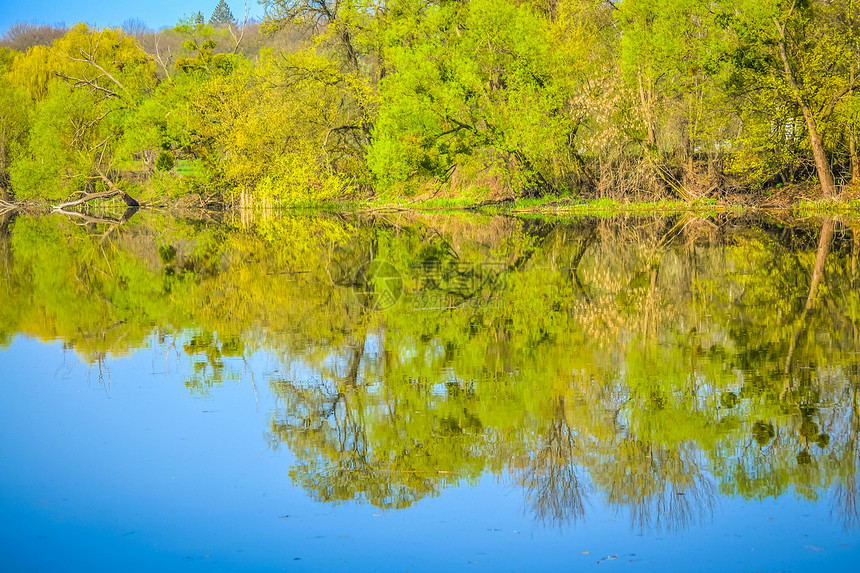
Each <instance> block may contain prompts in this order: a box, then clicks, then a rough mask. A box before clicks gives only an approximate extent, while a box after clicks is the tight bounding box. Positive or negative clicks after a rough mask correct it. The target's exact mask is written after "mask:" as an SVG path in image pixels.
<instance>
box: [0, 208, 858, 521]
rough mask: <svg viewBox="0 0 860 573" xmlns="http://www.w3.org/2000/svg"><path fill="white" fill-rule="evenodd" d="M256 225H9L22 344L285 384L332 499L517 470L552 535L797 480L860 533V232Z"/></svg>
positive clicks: (407, 218) (381, 500) (687, 513)
mask: <svg viewBox="0 0 860 573" xmlns="http://www.w3.org/2000/svg"><path fill="white" fill-rule="evenodd" d="M243 221H244V223H245V224H242V225H234V224H232V223H230V222H229V221H227V222H221V223H215V222H209V223H203V222H201V221H196V220H181V219H171V218H167V217H160V216H157V215H154V214H151V213H145V212H141V213H136V214H135V213H130V214H127V215H126V216H124V217H123V219H121V220H111V221H106V220H96V219H93V220H89V219H80V218H74V219H71V218H63V217H56V216H53V217H18V218H17V219H14V220H12V219H11V217H9V216H6V218H5V219H4V220H3V221H2V222H0V223H2V225H0V265H2V274H0V283H2V285H0V290H2V291H3V292H6V293H8V295H7V296H8V302H7V304H4V305H2V307H0V341H2V340H7V341H8V340H10V339H11V337H13V336H14V335H15V334H16V333H26V334H30V335H34V336H38V337H41V338H43V339H61V340H62V341H63V342H64V344H66V345H67V346H68V347H69V348H74V349H75V351H76V352H77V353H78V354H79V355H80V356H81V357H82V359H84V360H87V361H89V362H90V363H91V364H93V365H94V367H95V368H97V369H98V372H99V374H100V376H102V377H103V378H105V377H109V373H108V372H105V366H104V359H105V357H106V356H116V355H123V354H127V353H130V352H132V351H133V350H134V349H136V348H139V347H141V346H143V345H144V344H146V343H147V341H148V340H149V338H150V337H151V336H152V335H153V334H154V335H156V336H157V339H158V340H159V343H160V345H161V347H162V348H163V349H164V351H165V353H166V355H167V356H168V357H169V356H170V355H171V353H175V354H183V355H185V356H188V357H189V358H190V360H191V361H192V364H193V369H192V372H193V374H192V375H191V376H190V377H189V378H188V380H187V382H186V383H187V386H188V387H189V389H190V391H193V392H201V393H206V392H217V391H218V385H219V384H221V383H222V382H223V381H226V380H239V379H242V378H243V377H248V378H250V379H251V381H252V383H253V384H254V387H255V389H257V387H258V385H259V387H260V388H261V389H264V388H265V387H266V386H265V385H266V384H267V385H268V389H269V390H270V391H271V392H273V393H274V394H275V395H276V396H277V398H278V408H277V410H276V411H275V412H274V413H273V414H272V418H271V422H270V426H269V429H268V436H269V442H270V444H271V446H272V447H281V446H286V447H288V448H289V449H290V450H291V451H292V452H293V453H294V454H295V456H296V458H297V460H298V461H297V462H296V464H295V466H294V467H293V468H292V469H291V474H290V475H291V477H292V479H293V480H294V481H295V482H296V483H298V484H300V485H301V486H302V487H303V488H304V489H305V490H306V491H307V492H308V494H309V495H311V496H313V497H315V498H317V499H319V500H323V501H329V502H338V501H345V500H361V501H366V502H368V503H372V504H374V505H377V506H380V507H387V508H402V507H406V506H409V505H410V504H413V503H415V502H417V501H418V500H420V499H422V498H424V497H426V496H433V495H436V494H438V493H440V492H441V491H442V490H443V489H445V488H446V487H448V486H451V485H453V484H457V483H463V482H473V481H476V480H477V479H478V478H479V477H480V476H482V475H484V474H486V473H487V472H492V473H494V474H497V475H500V476H508V478H510V479H511V480H513V481H514V482H515V483H518V484H520V485H521V486H522V488H523V490H524V493H525V497H526V500H527V501H526V505H527V507H528V508H529V511H531V512H533V514H534V516H535V517H536V519H538V520H541V521H543V522H545V523H547V524H553V525H561V524H565V523H570V522H575V521H577V520H579V519H582V518H584V517H585V516H586V513H587V511H588V506H589V503H590V502H591V501H593V500H597V501H600V502H603V503H609V504H611V505H613V506H615V507H617V508H618V511H619V512H621V513H623V514H624V515H625V516H626V517H627V519H629V520H630V522H631V524H632V525H633V526H634V527H636V528H658V529H681V528H685V527H687V526H689V525H691V524H694V523H697V522H699V521H701V520H704V519H708V518H709V516H710V515H711V514H712V512H713V508H714V506H715V504H717V503H718V499H719V496H721V495H722V496H734V497H741V498H745V499H762V498H766V497H772V496H778V495H780V494H782V493H785V492H787V491H794V492H796V494H798V495H800V496H803V497H806V498H808V499H813V500H815V499H819V498H827V499H828V500H829V502H830V503H832V507H833V511H834V515H835V517H836V519H837V520H838V521H840V522H841V523H842V524H843V525H844V526H845V527H846V528H851V527H857V525H858V521H860V518H858V482H857V471H858V455H857V450H858V430H860V412H858V391H860V367H858V355H860V330H858V320H860V295H858V292H860V291H858V288H857V287H858V286H860V285H858V257H860V240H858V229H860V224H858V223H857V222H855V221H847V222H846V221H833V220H825V221H821V222H818V223H815V224H812V223H808V222H803V223H801V222H793V221H782V220H777V219H762V220H757V221H747V220H742V219H732V218H716V219H703V218H695V217H692V216H675V217H644V218H625V217H619V218H615V219H602V220H601V219H591V218H584V219H580V220H575V221H573V222H570V223H561V222H544V221H534V220H518V219H512V218H505V217H497V218H488V217H472V216H457V217H455V216H447V215H415V214H411V215H401V216H392V215H389V216H385V217H377V218H365V217H363V216H358V215H355V216H343V215H338V216H329V215H319V216H284V217H281V218H267V219H263V220H259V221H257V222H256V223H253V224H250V225H249V224H247V219H243ZM380 269H382V270H380ZM383 270H384V272H383ZM258 352H264V353H266V354H267V355H269V356H270V357H272V358H273V359H274V360H276V361H278V362H279V363H280V364H281V366H280V368H279V369H278V372H277V373H276V374H274V375H272V376H271V377H270V379H269V380H264V379H263V378H262V377H261V376H260V375H259V374H257V375H256V376H255V374H254V373H253V372H251V371H250V370H249V368H248V366H247V361H246V359H247V358H248V357H250V356H251V355H253V354H255V353H258Z"/></svg>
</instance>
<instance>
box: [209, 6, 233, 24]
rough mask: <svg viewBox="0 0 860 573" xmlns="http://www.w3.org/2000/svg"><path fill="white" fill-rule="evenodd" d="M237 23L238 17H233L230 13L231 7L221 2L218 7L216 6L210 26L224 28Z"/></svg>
mask: <svg viewBox="0 0 860 573" xmlns="http://www.w3.org/2000/svg"><path fill="white" fill-rule="evenodd" d="M235 21H236V17H235V16H233V12H231V11H230V6H228V5H227V2H225V1H224V0H219V2H218V5H217V6H215V9H214V10H213V11H212V15H211V16H210V17H209V24H211V25H213V26H223V25H225V24H232V23H234V22H235Z"/></svg>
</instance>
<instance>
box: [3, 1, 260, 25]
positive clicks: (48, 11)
mask: <svg viewBox="0 0 860 573" xmlns="http://www.w3.org/2000/svg"><path fill="white" fill-rule="evenodd" d="M217 3H218V0H146V1H143V0H127V1H122V0H31V1H30V2H27V1H22V0H18V1H14V0H12V1H9V0H0V31H5V30H7V29H8V28H9V26H11V25H12V24H14V23H15V22H34V21H35V22H37V23H40V24H58V23H63V24H66V25H67V26H71V25H72V24H76V23H78V22H86V23H87V24H91V25H95V26H99V27H107V26H121V25H122V23H123V22H125V21H126V20H128V19H129V18H139V19H141V20H143V21H144V22H146V24H147V26H149V27H150V28H155V29H158V28H161V27H162V26H172V25H174V24H176V22H177V21H178V20H179V18H180V17H182V16H186V15H190V14H196V13H197V12H198V11H200V12H203V15H204V16H205V17H206V19H207V20H208V19H209V16H210V15H211V14H212V10H213V9H214V8H215V5H216V4H217ZM227 4H228V5H229V6H230V10H231V11H232V12H233V15H234V16H236V18H238V19H241V17H242V13H243V12H244V1H243V0H227ZM248 7H249V10H250V15H251V16H256V17H261V16H262V14H263V8H262V7H261V6H260V5H259V3H258V1H257V0H248Z"/></svg>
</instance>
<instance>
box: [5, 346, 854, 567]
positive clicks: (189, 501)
mask: <svg viewBox="0 0 860 573" xmlns="http://www.w3.org/2000/svg"><path fill="white" fill-rule="evenodd" d="M234 366H235V367H236V368H238V370H240V371H244V372H245V374H244V375H243V376H242V377H241V379H240V380H237V381H232V382H225V383H224V384H223V385H221V386H220V387H218V388H217V390H216V391H212V392H209V393H208V394H206V395H200V394H195V393H190V392H189V391H188V389H187V388H186V387H185V386H184V383H183V380H184V379H185V378H186V377H187V374H188V369H189V368H190V362H189V361H188V359H187V358H184V357H182V358H177V357H176V355H175V353H174V354H170V353H169V352H168V350H167V348H166V347H164V346H160V345H158V344H157V343H156V342H155V340H153V341H151V342H150V344H149V346H148V347H145V348H143V349H140V350H138V351H135V352H134V353H133V354H132V355H131V356H128V357H116V358H108V359H107V360H106V361H105V363H104V365H103V367H102V376H101V378H100V377H99V370H98V367H97V366H93V367H90V366H89V365H87V364H84V363H82V362H80V361H79V360H78V358H77V356H76V354H75V353H74V352H73V351H70V350H64V349H63V346H62V344H61V343H59V342H51V343H44V342H40V341H37V340H33V339H30V338H27V337H25V336H19V337H18V338H16V339H15V340H14V341H13V342H12V344H11V345H10V346H9V347H8V348H7V349H5V350H2V351H0V372H2V374H0V468H2V469H0V517H2V519H1V520H0V569H2V570H4V571H154V570H206V571H235V570H253V571H269V570H272V571H278V570H296V571H302V570H304V571H382V570H384V571H442V570H446V571H447V570H464V571H578V570H586V569H595V570H605V569H607V568H613V569H624V570H637V571H638V570H709V571H726V570H738V571H810V570H824V569H827V570H830V571H855V570H857V563H858V562H860V532H858V531H857V530H850V529H849V530H845V529H843V525H842V524H841V523H840V522H839V520H838V519H837V518H836V517H835V516H834V515H833V512H832V511H831V510H832V506H831V503H830V500H829V497H828V492H821V495H820V500H819V502H818V503H813V502H809V501H803V500H798V499H795V498H794V497H793V496H791V495H784V496H782V497H780V498H779V499H775V500H774V499H768V500H765V501H744V500H739V499H731V498H725V497H720V496H718V497H717V498H716V501H715V505H714V510H713V513H712V515H706V516H705V517H704V518H703V520H702V523H692V524H689V525H687V526H685V527H683V528H681V529H680V530H679V531H665V530H656V529H650V530H649V529H644V530H643V529H640V528H637V527H635V526H631V522H630V519H629V518H628V517H626V516H624V515H621V514H619V513H618V512H617V511H616V510H615V509H613V508H610V507H607V506H606V505H605V504H604V502H603V500H602V499H601V495H600V494H599V493H597V492H592V495H590V497H589V498H588V502H587V504H588V505H587V511H586V518H585V519H584V520H583V521H580V522H576V523H568V524H562V525H553V524H547V523H541V522H538V521H536V520H535V518H534V517H533V516H532V515H531V514H530V513H529V512H528V511H527V510H526V505H525V504H526V500H525V499H524V496H525V493H524V491H523V489H522V488H521V487H520V486H518V485H516V483H515V482H514V480H512V479H508V476H505V475H501V476H497V475H484V476H483V477H482V478H481V479H480V480H479V481H478V482H477V483H474V484H463V485H461V486H460V487H455V488H449V489H446V490H443V492H442V494H441V495H440V496H438V497H433V498H425V499H422V500H420V501H419V502H418V503H416V504H415V505H413V506H411V507H409V508H406V509H402V510H388V511H385V510H380V509H378V508H376V507H372V506H370V505H364V504H360V503H357V502H347V503H340V504H324V503H319V502H315V501H313V500H311V499H310V498H309V497H308V496H307V495H306V493H305V492H304V491H303V490H301V489H299V488H297V487H295V486H294V485H293V484H292V483H291V480H290V477H289V475H288V472H289V468H290V466H291V464H292V463H293V462H294V458H293V457H292V455H291V453H290V452H289V451H288V450H287V449H286V448H279V449H277V450H273V449H272V448H270V447H269V445H268V442H267V440H266V431H267V423H268V421H269V419H270V417H271V412H272V409H273V408H274V407H275V400H274V397H273V395H272V394H271V393H270V392H269V390H268V387H267V385H266V383H265V382H264V381H265V379H266V376H267V374H271V373H272V371H273V370H274V369H276V368H277V367H278V366H277V363H276V362H275V361H272V360H270V359H269V358H268V357H267V356H266V355H265V354H262V353H260V354H255V355H253V356H251V357H250V359H249V361H248V364H247V366H246V365H245V364H243V363H241V361H240V362H239V364H235V365H234ZM250 372H254V373H255V376H254V382H253V383H252V380H251V376H250Z"/></svg>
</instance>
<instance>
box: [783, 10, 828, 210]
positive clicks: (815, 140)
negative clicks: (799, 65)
mask: <svg viewBox="0 0 860 573" xmlns="http://www.w3.org/2000/svg"><path fill="white" fill-rule="evenodd" d="M774 24H776V28H777V30H778V31H779V35H780V39H779V41H778V47H779V57H780V59H781V60H782V67H783V69H784V70H785V79H786V80H788V84H789V85H790V86H791V91H792V92H793V93H794V98H795V100H796V101H797V104H798V105H799V106H800V110H801V111H802V112H803V119H804V120H806V131H807V132H808V133H809V144H810V145H811V146H812V156H813V157H814V158H815V171H816V172H817V173H818V181H819V182H820V184H821V191H822V193H824V196H825V197H835V196H836V185H835V184H834V183H833V175H832V174H831V173H830V166H829V165H828V164H827V155H826V154H825V153H824V144H823V143H822V142H821V135H820V134H819V133H818V126H817V125H816V122H815V115H813V113H812V109H810V107H809V104H808V103H807V101H806V98H805V97H804V96H803V93H802V92H801V90H800V85H799V84H798V83H797V78H795V77H794V70H793V69H792V68H791V63H790V62H789V61H788V52H787V50H786V48H785V26H783V25H782V24H780V23H779V21H778V20H776V19H774Z"/></svg>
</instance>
